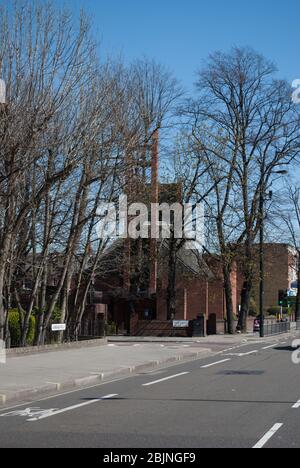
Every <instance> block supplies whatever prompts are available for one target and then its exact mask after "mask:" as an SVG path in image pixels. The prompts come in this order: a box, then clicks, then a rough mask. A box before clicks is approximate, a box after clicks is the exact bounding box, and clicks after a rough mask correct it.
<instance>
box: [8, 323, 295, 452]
mask: <svg viewBox="0 0 300 468" xmlns="http://www.w3.org/2000/svg"><path fill="white" fill-rule="evenodd" d="M296 337H297V333H296V332H294V333H293V334H290V335H284V336H280V337H273V338H268V339H264V340H258V339H257V338H255V337H251V338H249V339H248V340H247V341H245V339H244V340H243V339H242V338H239V340H240V341H239V342H238V338H237V337H230V338H227V337H226V338H225V337H219V338H218V339H216V338H214V339H211V337H209V338H207V339H204V342H202V343H195V344H192V345H191V347H189V348H183V346H187V345H182V344H178V345H177V346H175V345H169V344H168V345H167V346H166V345H159V344H141V345H139V346H136V345H134V344H133V345H131V344H122V343H120V345H114V346H107V347H104V349H98V351H97V349H95V353H96V354H97V353H100V354H97V355H95V356H94V355H93V353H91V354H89V356H90V358H91V359H92V362H89V367H88V370H89V372H97V370H99V369H102V368H103V366H104V356H106V357H107V358H108V356H110V359H112V357H114V359H115V360H116V361H117V362H118V363H117V364H116V365H117V366H119V367H120V362H121V361H122V363H123V362H124V361H126V364H124V365H125V366H126V365H128V364H129V362H130V363H131V364H132V363H133V361H132V359H133V356H135V359H138V361H137V362H139V363H144V364H145V363H146V362H149V361H147V355H148V354H149V357H150V356H151V359H152V358H153V356H156V357H158V358H161V359H162V358H163V357H165V358H171V357H174V356H185V358H186V360H185V361H184V362H178V361H177V362H173V363H171V362H169V363H165V366H164V367H152V368H150V367H149V368H145V369H144V370H139V369H137V370H136V372H135V373H134V374H132V375H131V376H130V377H129V376H128V375H127V376H126V375H119V377H116V376H115V378H114V379H111V380H107V381H106V382H99V381H98V383H95V384H94V385H90V386H89V387H88V388H72V389H71V390H69V391H65V392H61V393H60V394H57V395H55V396H47V397H44V398H39V399H38V398H36V399H35V400H34V398H32V399H31V401H27V402H26V403H20V404H18V405H15V406H7V407H5V408H2V409H1V410H0V447H1V448H4V447H10V448H14V447H34V448H35V447H42V448H43V447H53V448H54V447H70V448H73V447H94V448H112V449H113V448H118V449H120V448H124V449H125V448H140V447H141V448H166V447H168V448H177V449H180V448H205V447H207V448H252V447H253V448H254V447H255V448H273V447H274V448H275V447H276V448H283V447H284V448H293V447H297V448H299V447H300V425H299V422H300V421H299V418H300V413H299V411H300V402H299V400H300V385H299V384H300V367H299V366H300V364H299V365H296V362H298V361H299V362H300V359H297V358H299V353H298V351H295V350H294V349H292V348H291V343H292V341H293V340H294V339H295V338H296ZM208 343H211V345H210V346H211V348H209V347H205V346H208ZM159 348H160V349H159ZM208 349H210V351H208ZM201 350H202V351H201ZM204 350H205V351H204ZM88 351H89V352H91V348H90V349H89V350H88ZM196 351H197V352H198V351H200V353H199V354H198V358H195V356H194V357H192V356H191V355H192V354H193V353H195V352H196ZM77 352H79V351H77ZM64 353H66V351H64V352H57V353H49V354H47V355H43V356H42V357H43V360H45V362H44V363H43V366H42V367H40V372H45V368H46V369H48V370H49V368H50V367H49V363H50V360H52V359H53V358H54V356H56V363H57V365H59V366H60V364H59V363H61V362H62V361H64V360H65V359H66V357H65V356H64V358H63V355H64ZM68 353H70V351H68ZM71 353H72V356H73V357H72V360H74V363H75V366H74V368H72V371H71V372H70V375H71V374H72V377H74V375H75V374H73V373H74V370H75V369H78V368H79V366H80V363H82V361H81V360H80V359H82V357H80V355H76V353H75V355H74V352H71ZM80 353H82V350H80ZM293 353H294V354H293ZM50 354H51V356H50ZM137 356H138V358H137ZM292 356H293V357H294V362H293V361H292ZM38 357H39V356H30V359H32V358H35V359H37V358H38ZM295 357H296V360H295ZM50 358H51V359H50ZM100 358H101V359H102V362H101V361H99V359H100ZM20 359H23V358H13V359H10V360H9V362H8V368H9V367H10V366H13V367H14V366H16V364H17V362H18V360H20ZM24 359H26V362H27V361H28V359H29V356H26V358H24ZM69 359H70V358H69ZM78 360H79V361H78ZM24 362H25V361H24ZM40 365H41V362H40ZM18 366H20V363H19V364H18ZM95 366H96V367H95ZM18 368H20V367H18ZM4 369H5V366H4ZM32 369H33V367H31V370H32ZM37 369H38V364H37V362H36V368H35V370H37ZM95 369H96V370H95ZM2 372H3V367H2V368H1V373H2ZM10 372H13V369H12V368H11V371H10ZM26 372H27V369H24V372H23V375H26ZM30 372H31V371H30ZM53 372H54V370H53ZM77 372H78V371H77ZM79 373H80V371H79ZM8 374H9V373H7V371H6V375H8ZM45 375H46V374H45ZM47 376H48V374H47ZM1 377H2V376H1ZM15 377H16V376H15ZM18 378H19V377H18ZM42 378H43V379H44V378H45V376H44V375H43V376H42ZM20 381H21V379H20ZM2 382H3V378H1V384H0V385H1V387H2V385H3V383H2Z"/></svg>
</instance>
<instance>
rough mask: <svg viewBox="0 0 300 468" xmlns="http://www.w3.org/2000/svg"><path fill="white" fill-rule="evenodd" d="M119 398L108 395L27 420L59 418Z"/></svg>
mask: <svg viewBox="0 0 300 468" xmlns="http://www.w3.org/2000/svg"><path fill="white" fill-rule="evenodd" d="M116 396H118V395H117V394H112V395H106V396H104V397H102V398H97V399H95V400H90V401H86V402H85V403H80V404H79V405H74V406H69V407H68V408H64V409H61V410H58V411H53V410H51V411H49V412H46V413H45V414H44V415H42V416H38V417H36V418H31V419H27V421H28V422H36V421H40V420H41V419H47V418H51V417H52V416H57V415H58V414H63V413H67V412H69V411H74V410H76V409H79V408H83V407H84V406H88V405H93V404H95V403H99V402H101V401H103V400H109V399H111V398H114V397H116Z"/></svg>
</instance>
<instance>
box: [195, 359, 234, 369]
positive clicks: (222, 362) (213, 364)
mask: <svg viewBox="0 0 300 468" xmlns="http://www.w3.org/2000/svg"><path fill="white" fill-rule="evenodd" d="M228 361H231V359H223V360H222V361H218V362H213V363H212V364H206V366H202V367H201V369H208V368H209V367H213V366H217V365H218V364H224V363H225V362H228Z"/></svg>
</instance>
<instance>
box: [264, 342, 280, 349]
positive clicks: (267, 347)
mask: <svg viewBox="0 0 300 468" xmlns="http://www.w3.org/2000/svg"><path fill="white" fill-rule="evenodd" d="M274 346H278V343H273V344H272V345H270V346H265V347H264V348H262V349H271V348H274Z"/></svg>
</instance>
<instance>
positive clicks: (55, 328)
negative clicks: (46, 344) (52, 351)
mask: <svg viewBox="0 0 300 468" xmlns="http://www.w3.org/2000/svg"><path fill="white" fill-rule="evenodd" d="M66 328H67V326H66V324H65V323H57V324H54V325H52V327H51V330H52V331H53V332H60V331H66Z"/></svg>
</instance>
